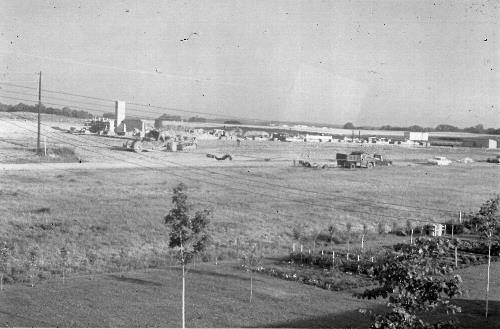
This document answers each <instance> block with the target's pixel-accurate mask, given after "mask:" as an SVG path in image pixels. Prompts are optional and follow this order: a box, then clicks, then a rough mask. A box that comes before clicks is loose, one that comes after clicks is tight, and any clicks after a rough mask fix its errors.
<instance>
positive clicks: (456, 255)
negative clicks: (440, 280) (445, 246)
mask: <svg viewBox="0 0 500 329" xmlns="http://www.w3.org/2000/svg"><path fill="white" fill-rule="evenodd" d="M455 268H458V252H457V247H456V246H455Z"/></svg>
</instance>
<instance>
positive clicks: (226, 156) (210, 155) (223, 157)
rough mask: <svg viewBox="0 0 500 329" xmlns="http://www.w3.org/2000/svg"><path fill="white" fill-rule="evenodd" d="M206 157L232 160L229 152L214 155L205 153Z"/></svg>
mask: <svg viewBox="0 0 500 329" xmlns="http://www.w3.org/2000/svg"><path fill="white" fill-rule="evenodd" d="M207 158H212V159H215V160H219V161H220V160H226V159H228V160H233V157H232V156H231V155H229V154H224V155H223V156H220V157H219V156H216V155H215V154H207Z"/></svg>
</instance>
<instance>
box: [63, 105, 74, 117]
mask: <svg viewBox="0 0 500 329" xmlns="http://www.w3.org/2000/svg"><path fill="white" fill-rule="evenodd" d="M72 111H73V110H72V109H71V108H69V107H67V106H65V107H63V108H62V115H64V116H66V117H70V116H71V112H72Z"/></svg>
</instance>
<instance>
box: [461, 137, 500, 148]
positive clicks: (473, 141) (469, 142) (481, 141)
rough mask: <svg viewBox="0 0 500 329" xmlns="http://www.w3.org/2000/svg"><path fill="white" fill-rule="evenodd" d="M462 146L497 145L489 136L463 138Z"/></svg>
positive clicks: (484, 146)
mask: <svg viewBox="0 0 500 329" xmlns="http://www.w3.org/2000/svg"><path fill="white" fill-rule="evenodd" d="M462 146H464V147H480V148H488V149H496V148H497V147H498V143H497V141H496V140H494V139H489V138H470V139H469V138H468V139H464V141H463V143H462Z"/></svg>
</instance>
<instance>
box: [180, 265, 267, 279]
mask: <svg viewBox="0 0 500 329" xmlns="http://www.w3.org/2000/svg"><path fill="white" fill-rule="evenodd" d="M172 270H174V271H177V272H180V271H182V269H181V268H177V267H176V268H173V269H172ZM187 273H188V274H191V273H193V274H199V275H203V276H211V277H216V278H230V279H236V280H242V281H250V277H249V275H248V274H247V273H244V272H242V273H241V275H239V274H230V273H222V272H214V271H209V270H197V269H194V268H189V269H188V270H187ZM253 280H254V281H261V280H259V279H258V278H257V275H254V277H253Z"/></svg>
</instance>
